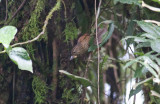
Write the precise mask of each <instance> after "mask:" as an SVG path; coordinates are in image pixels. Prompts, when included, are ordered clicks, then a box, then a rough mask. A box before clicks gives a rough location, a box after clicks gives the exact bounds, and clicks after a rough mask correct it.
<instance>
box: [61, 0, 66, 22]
mask: <svg viewBox="0 0 160 104" xmlns="http://www.w3.org/2000/svg"><path fill="white" fill-rule="evenodd" d="M62 4H63V6H64V17H65V19H66V18H67V8H66V4H65V2H64V1H63V0H62Z"/></svg>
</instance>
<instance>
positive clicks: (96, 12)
mask: <svg viewBox="0 0 160 104" xmlns="http://www.w3.org/2000/svg"><path fill="white" fill-rule="evenodd" d="M101 2H102V0H100V1H99V5H98V10H97V9H96V5H97V1H96V0H95V16H96V18H95V26H96V43H97V49H98V66H97V74H98V76H97V77H98V81H97V86H98V91H97V93H98V104H100V98H99V96H100V95H99V93H100V91H99V90H100V89H99V88H100V87H99V77H100V76H99V71H100V68H99V66H100V52H99V44H98V43H99V42H98V34H97V32H98V31H97V29H98V26H97V20H98V16H99V12H100V6H101Z"/></svg>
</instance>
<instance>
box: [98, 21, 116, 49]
mask: <svg viewBox="0 0 160 104" xmlns="http://www.w3.org/2000/svg"><path fill="white" fill-rule="evenodd" d="M113 31H114V23H113V22H112V23H110V25H109V32H108V35H105V36H106V37H104V38H103V40H102V43H101V44H100V47H101V46H102V45H104V44H105V43H106V42H107V40H108V39H109V38H110V37H111V36H112V34H113Z"/></svg>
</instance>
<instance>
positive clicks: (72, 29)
mask: <svg viewBox="0 0 160 104" xmlns="http://www.w3.org/2000/svg"><path fill="white" fill-rule="evenodd" d="M64 33H65V41H66V42H68V41H69V40H74V39H76V38H77V36H78V29H77V28H76V25H75V23H73V22H69V23H67V24H66V27H65V30H64Z"/></svg>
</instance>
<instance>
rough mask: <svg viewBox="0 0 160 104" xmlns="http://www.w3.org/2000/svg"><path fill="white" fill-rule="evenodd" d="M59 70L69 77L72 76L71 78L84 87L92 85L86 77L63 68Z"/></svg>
mask: <svg viewBox="0 0 160 104" xmlns="http://www.w3.org/2000/svg"><path fill="white" fill-rule="evenodd" d="M59 72H60V73H63V74H65V75H67V76H68V77H69V78H72V79H73V80H76V81H79V82H80V83H81V84H82V85H83V86H85V87H87V86H91V85H92V84H91V82H90V81H89V80H88V79H86V78H83V77H79V76H76V75H73V74H71V73H69V72H67V71H65V70H59Z"/></svg>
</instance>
